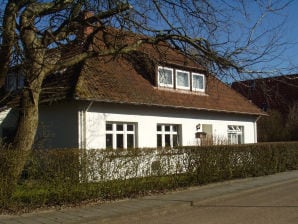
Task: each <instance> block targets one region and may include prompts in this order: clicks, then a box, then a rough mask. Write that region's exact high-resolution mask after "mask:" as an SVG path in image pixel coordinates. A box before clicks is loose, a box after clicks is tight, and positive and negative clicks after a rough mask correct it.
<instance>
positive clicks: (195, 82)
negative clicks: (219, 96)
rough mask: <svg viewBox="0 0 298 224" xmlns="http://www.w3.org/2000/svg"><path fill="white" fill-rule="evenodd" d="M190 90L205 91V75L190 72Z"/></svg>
mask: <svg viewBox="0 0 298 224" xmlns="http://www.w3.org/2000/svg"><path fill="white" fill-rule="evenodd" d="M192 90H193V91H205V76H204V75H202V74H198V73H192Z"/></svg>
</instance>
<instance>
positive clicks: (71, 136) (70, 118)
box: [36, 102, 78, 148]
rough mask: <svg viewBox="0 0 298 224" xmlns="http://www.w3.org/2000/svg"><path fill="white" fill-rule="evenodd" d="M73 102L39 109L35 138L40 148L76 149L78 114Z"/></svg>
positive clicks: (44, 106)
mask: <svg viewBox="0 0 298 224" xmlns="http://www.w3.org/2000/svg"><path fill="white" fill-rule="evenodd" d="M77 110H78V109H77V104H76V103H75V102H63V103H56V104H53V105H43V106H41V107H40V114H39V127H38V133H37V136H36V139H37V144H38V143H40V146H38V147H40V148H78V114H77Z"/></svg>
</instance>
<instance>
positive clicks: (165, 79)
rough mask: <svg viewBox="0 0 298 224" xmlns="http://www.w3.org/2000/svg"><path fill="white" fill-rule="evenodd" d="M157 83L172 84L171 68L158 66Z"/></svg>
mask: <svg viewBox="0 0 298 224" xmlns="http://www.w3.org/2000/svg"><path fill="white" fill-rule="evenodd" d="M159 83H161V84H165V85H173V80H172V70H169V69H164V68H160V69H159Z"/></svg>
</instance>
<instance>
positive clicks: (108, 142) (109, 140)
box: [106, 134, 113, 148]
mask: <svg viewBox="0 0 298 224" xmlns="http://www.w3.org/2000/svg"><path fill="white" fill-rule="evenodd" d="M106 148H113V135H112V134H106Z"/></svg>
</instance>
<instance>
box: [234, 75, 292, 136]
mask: <svg viewBox="0 0 298 224" xmlns="http://www.w3.org/2000/svg"><path fill="white" fill-rule="evenodd" d="M232 88H233V89H234V90H236V91H237V92H239V93H240V94H242V95H243V96H245V97H246V98H247V99H248V100H250V101H251V102H252V103H254V104H255V105H257V106H258V107H259V108H261V109H262V110H263V111H266V112H268V114H269V115H270V117H263V118H262V119H260V120H259V122H258V133H259V140H260V141H285V140H292V141H293V140H298V134H297V133H298V132H297V131H298V117H297V113H298V100H297V96H298V75H297V74H292V75H283V76H276V77H268V78H259V79H252V80H245V81H239V82H234V83H233V84H232Z"/></svg>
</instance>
